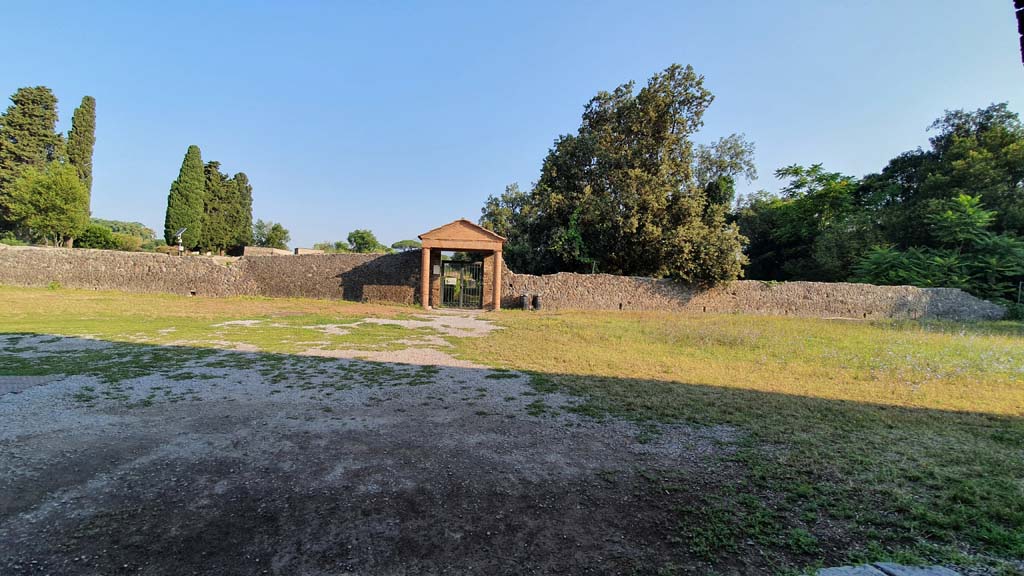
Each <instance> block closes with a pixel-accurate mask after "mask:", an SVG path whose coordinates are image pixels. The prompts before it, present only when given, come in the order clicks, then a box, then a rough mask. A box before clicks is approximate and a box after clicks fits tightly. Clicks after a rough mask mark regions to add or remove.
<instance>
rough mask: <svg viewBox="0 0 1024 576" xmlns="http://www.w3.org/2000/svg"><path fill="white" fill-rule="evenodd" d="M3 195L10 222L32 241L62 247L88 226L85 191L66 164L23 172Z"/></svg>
mask: <svg viewBox="0 0 1024 576" xmlns="http://www.w3.org/2000/svg"><path fill="white" fill-rule="evenodd" d="M6 193H7V200H8V209H9V214H10V217H11V220H12V221H13V222H14V223H15V224H17V225H18V226H20V227H21V228H22V229H24V230H26V231H27V233H28V234H29V236H30V237H32V238H34V239H38V240H42V241H44V242H46V243H52V244H53V245H55V246H63V245H64V244H65V243H67V242H69V241H73V240H74V238H76V237H77V236H79V235H80V234H81V233H82V232H83V231H84V230H85V228H86V226H87V225H88V223H89V191H88V190H86V189H85V185H84V184H82V181H81V180H79V179H78V172H77V171H76V170H75V169H74V167H72V166H69V165H67V164H59V163H52V164H49V165H48V166H46V167H45V168H43V169H40V168H36V167H31V168H27V169H25V170H23V171H22V173H21V176H20V177H19V178H18V179H17V180H15V181H14V182H13V183H12V184H11V185H10V186H9V187H8V189H7V190H6Z"/></svg>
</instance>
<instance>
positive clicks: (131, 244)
mask: <svg viewBox="0 0 1024 576" xmlns="http://www.w3.org/2000/svg"><path fill="white" fill-rule="evenodd" d="M113 237H114V250H123V251H125V252H138V251H139V250H141V249H142V238H139V237H138V236H132V235H131V234H121V233H120V232H115V233H114V234H113Z"/></svg>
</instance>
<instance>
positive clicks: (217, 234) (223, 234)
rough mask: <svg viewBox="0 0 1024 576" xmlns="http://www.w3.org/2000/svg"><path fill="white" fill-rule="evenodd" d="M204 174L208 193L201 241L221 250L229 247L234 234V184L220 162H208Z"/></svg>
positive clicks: (201, 243)
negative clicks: (221, 169)
mask: <svg viewBox="0 0 1024 576" xmlns="http://www.w3.org/2000/svg"><path fill="white" fill-rule="evenodd" d="M204 176H205V182H206V195H205V196H204V202H203V233H202V236H201V239H200V241H199V243H200V245H201V246H202V247H203V248H204V249H206V250H211V251H213V252H220V251H222V250H225V249H226V248H227V247H228V245H229V244H230V243H231V239H232V237H233V236H234V231H233V230H232V229H231V227H230V221H231V212H232V211H233V209H234V206H233V205H234V198H233V196H234V186H233V185H232V183H231V182H230V181H228V179H227V177H226V176H225V175H224V174H223V173H222V172H221V171H220V162H215V161H210V162H207V163H206V165H205V166H204Z"/></svg>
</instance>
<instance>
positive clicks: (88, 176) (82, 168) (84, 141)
mask: <svg viewBox="0 0 1024 576" xmlns="http://www.w3.org/2000/svg"><path fill="white" fill-rule="evenodd" d="M95 146H96V99H95V98H93V97H92V96H85V97H83V98H82V103H81V104H80V105H79V106H78V108H75V113H74V115H73V116H72V117H71V131H69V132H68V162H70V163H71V165H72V166H74V167H75V169H76V170H77V171H78V177H79V178H80V179H81V180H82V183H83V184H85V187H86V189H87V190H88V191H89V193H90V194H92V152H93V148H94V147H95Z"/></svg>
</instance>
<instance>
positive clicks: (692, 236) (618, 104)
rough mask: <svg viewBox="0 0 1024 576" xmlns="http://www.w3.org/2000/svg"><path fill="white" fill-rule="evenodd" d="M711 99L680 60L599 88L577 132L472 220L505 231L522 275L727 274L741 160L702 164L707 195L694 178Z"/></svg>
mask: <svg viewBox="0 0 1024 576" xmlns="http://www.w3.org/2000/svg"><path fill="white" fill-rule="evenodd" d="M712 100H713V96H712V94H711V92H709V91H708V90H707V89H705V88H704V81H703V77H701V76H699V75H697V74H696V72H694V70H693V68H691V67H689V66H687V67H683V66H679V65H673V66H670V67H669V68H667V69H666V70H665V71H663V72H661V73H658V74H656V75H654V76H653V77H652V78H651V79H650V80H649V81H648V82H647V84H646V85H645V86H644V87H643V88H641V89H640V90H639V91H637V90H635V85H634V84H633V83H632V82H630V83H627V84H623V85H621V86H619V87H618V88H616V89H615V90H613V91H612V92H600V93H598V94H597V95H596V96H595V97H594V98H593V99H591V101H590V102H589V103H588V104H587V105H586V107H585V109H584V113H583V117H582V122H581V125H580V128H579V130H578V131H577V133H576V134H572V135H565V136H561V137H560V138H559V139H558V140H556V142H555V145H554V146H553V147H552V149H551V150H550V151H549V153H548V155H547V157H546V158H545V159H544V163H543V166H542V168H541V176H540V179H539V180H538V181H537V183H536V185H535V186H534V187H533V189H532V190H531V191H530V192H529V193H522V192H520V191H519V190H518V188H511V187H510V188H509V189H506V191H505V194H503V195H502V196H500V197H498V198H494V197H491V198H489V199H488V201H487V203H486V204H485V206H484V208H483V216H482V217H481V223H482V224H483V225H484V226H487V227H489V228H491V229H493V230H495V231H496V232H498V233H499V234H502V235H504V236H506V237H507V238H508V239H509V247H508V249H507V250H508V252H507V257H508V258H509V262H510V265H512V266H513V267H514V268H518V269H520V270H522V271H526V272H534V273H546V272H554V271H577V272H595V271H599V272H608V273H614V274H630V275H651V276H672V277H676V278H679V279H682V280H686V281H690V282H716V281H720V280H729V279H733V278H736V277H737V276H738V275H739V274H740V272H741V265H742V263H743V256H742V253H741V248H742V245H743V238H742V237H741V236H740V235H739V232H738V230H737V228H736V227H735V226H734V225H730V224H728V223H726V219H725V217H726V213H727V211H728V206H727V204H726V202H724V201H723V200H722V199H723V198H725V197H727V196H728V194H729V193H731V182H729V180H728V179H729V178H731V177H734V176H735V175H736V172H737V170H736V169H735V166H736V165H739V166H741V168H740V169H739V172H741V173H742V172H744V171H745V170H744V166H745V164H744V162H743V161H742V160H740V161H739V162H738V164H730V163H729V162H728V161H727V159H725V157H724V156H723V157H722V158H723V162H722V164H723V165H724V166H725V167H724V168H722V169H721V170H718V171H716V169H715V167H714V166H712V165H711V164H710V163H709V164H705V165H704V166H703V171H702V174H708V175H711V174H715V175H716V176H715V178H714V182H715V185H717V186H720V187H722V189H719V190H717V193H716V195H715V197H714V199H713V200H712V199H709V195H708V193H707V191H706V190H705V187H706V185H705V183H701V182H698V180H697V178H696V176H695V164H696V163H697V158H696V157H695V155H694V146H693V143H692V142H691V137H692V136H693V135H694V134H695V133H696V132H697V131H698V130H699V129H700V127H701V126H702V124H703V120H702V118H703V115H704V111H705V110H706V109H707V107H708V106H709V105H710V104H711V102H712ZM736 140H739V141H742V139H741V138H739V137H736ZM724 148H725V147H724V146H723V149H724ZM741 148H742V146H741ZM714 155H715V153H713V152H709V153H708V156H709V157H711V156H714ZM741 155H742V153H741ZM719 173H720V176H721V178H719V177H718V176H719ZM709 177H710V176H709ZM726 188H727V189H728V193H725V191H724V189H726Z"/></svg>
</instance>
